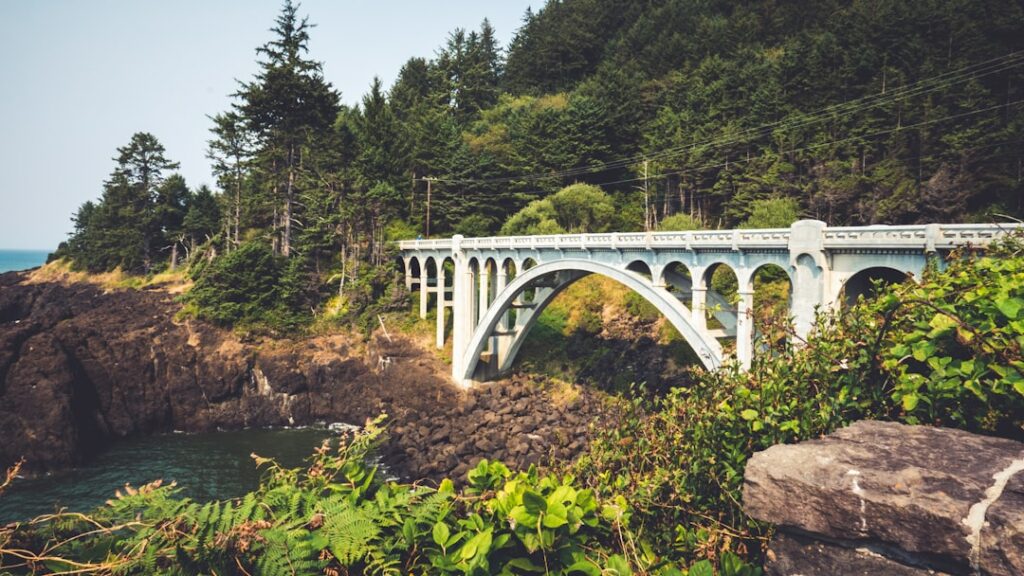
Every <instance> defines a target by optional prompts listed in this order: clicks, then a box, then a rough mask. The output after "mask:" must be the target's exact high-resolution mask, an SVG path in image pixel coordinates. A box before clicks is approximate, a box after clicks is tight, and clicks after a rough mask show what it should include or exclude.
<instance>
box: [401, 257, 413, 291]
mask: <svg viewBox="0 0 1024 576" xmlns="http://www.w3.org/2000/svg"><path fill="white" fill-rule="evenodd" d="M402 262H404V263H405V289H406V290H408V291H409V292H412V268H410V267H409V264H410V263H412V258H402Z"/></svg>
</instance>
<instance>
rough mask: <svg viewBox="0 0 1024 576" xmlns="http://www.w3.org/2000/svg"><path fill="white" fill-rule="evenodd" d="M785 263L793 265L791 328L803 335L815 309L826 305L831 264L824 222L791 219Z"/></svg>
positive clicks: (799, 335)
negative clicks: (826, 249)
mask: <svg viewBox="0 0 1024 576" xmlns="http://www.w3.org/2000/svg"><path fill="white" fill-rule="evenodd" d="M789 264H790V266H791V267H792V269H793V296H792V300H791V301H792V308H791V310H790V314H792V315H793V331H794V332H795V333H796V335H797V336H798V337H800V338H806V337H807V335H808V334H809V333H810V332H811V330H812V329H813V328H814V317H815V315H816V313H817V309H818V308H819V307H820V306H827V305H828V302H827V301H826V299H825V293H826V289H825V287H826V286H828V284H829V282H830V281H831V267H830V265H829V259H828V257H827V255H826V254H825V223H824V222H821V221H818V220H800V221H797V222H794V223H793V225H792V226H791V227H790V229H789Z"/></svg>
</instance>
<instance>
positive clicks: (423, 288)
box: [420, 263, 430, 320]
mask: <svg viewBox="0 0 1024 576" xmlns="http://www.w3.org/2000/svg"><path fill="white" fill-rule="evenodd" d="M428 280H429V277H428V276H427V265H426V263H423V264H420V319H421V320H426V319H427V299H428V298H430V287H429V286H427V284H428V282H427V281H428Z"/></svg>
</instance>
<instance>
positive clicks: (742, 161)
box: [596, 100, 1024, 186]
mask: <svg viewBox="0 0 1024 576" xmlns="http://www.w3.org/2000/svg"><path fill="white" fill-rule="evenodd" d="M1021 103H1024V100H1015V101H1013V102H1007V103H1006V104H997V105H995V106H990V107H988V108H982V109H977V110H971V111H969V112H963V113H960V114H951V115H949V116H944V117H942V118H935V119H932V120H924V121H921V122H918V123H916V124H908V125H906V126H897V127H895V128H890V129H888V130H881V131H878V132H874V133H872V134H866V135H858V136H849V137H847V138H841V139H839V140H832V141H829V142H819V143H817V144H811V145H809V146H804V147H802V148H794V149H792V150H788V152H789V153H791V154H792V153H796V152H806V151H808V150H814V149H817V148H822V147H825V146H831V145H836V144H842V143H844V142H850V141H853V140H863V139H867V138H873V137H875V136H884V135H886V134H894V133H896V132H902V131H904V130H912V129H914V128H920V127H922V126H927V125H930V124H935V123H938V122H945V121H947V120H956V119H959V118H965V117H967V116H973V115H976V114H983V113H985V112H991V111H993V110H999V109H1001V108H1011V107H1013V106H1016V105H1018V104H1021ZM758 159H759V158H746V159H739V160H726V161H725V162H720V163H716V164H705V165H703V166H697V167H695V168H687V169H684V170H677V171H671V172H664V173H662V174H656V175H654V176H650V178H664V177H667V176H678V175H682V174H687V173H690V172H694V171H698V170H707V169H711V168H722V167H725V166H728V165H729V164H745V163H747V162H753V161H754V160H758ZM640 180H643V178H626V179H622V180H615V181H613V182H599V183H596V185H598V186H611V185H613V184H625V183H628V182H638V181H640Z"/></svg>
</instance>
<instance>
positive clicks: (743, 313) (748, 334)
mask: <svg viewBox="0 0 1024 576" xmlns="http://www.w3.org/2000/svg"><path fill="white" fill-rule="evenodd" d="M738 296H739V301H738V302H737V303H736V360H738V361H739V363H740V367H741V368H743V369H744V370H747V369H749V368H750V362H751V360H752V359H753V357H754V322H753V320H754V319H753V317H752V316H753V310H754V291H753V290H750V289H744V290H741V291H740V292H739V293H738Z"/></svg>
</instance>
